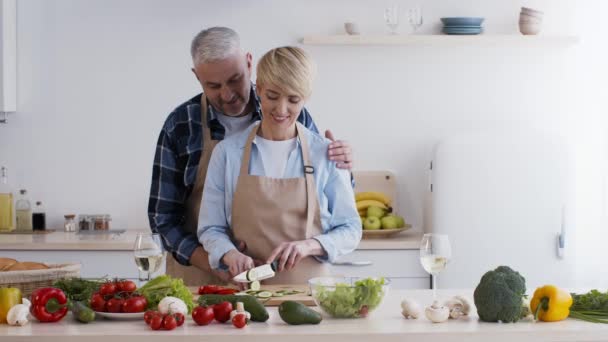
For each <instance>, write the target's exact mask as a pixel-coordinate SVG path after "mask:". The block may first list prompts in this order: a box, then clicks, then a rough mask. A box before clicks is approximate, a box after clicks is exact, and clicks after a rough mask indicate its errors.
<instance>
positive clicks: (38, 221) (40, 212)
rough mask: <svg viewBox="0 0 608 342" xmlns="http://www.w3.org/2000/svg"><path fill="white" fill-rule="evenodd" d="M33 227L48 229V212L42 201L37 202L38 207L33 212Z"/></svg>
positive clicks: (35, 228)
mask: <svg viewBox="0 0 608 342" xmlns="http://www.w3.org/2000/svg"><path fill="white" fill-rule="evenodd" d="M32 227H33V228H34V230H46V214H45V212H44V207H43V206H42V202H40V201H38V202H36V207H35V208H34V213H33V214H32Z"/></svg>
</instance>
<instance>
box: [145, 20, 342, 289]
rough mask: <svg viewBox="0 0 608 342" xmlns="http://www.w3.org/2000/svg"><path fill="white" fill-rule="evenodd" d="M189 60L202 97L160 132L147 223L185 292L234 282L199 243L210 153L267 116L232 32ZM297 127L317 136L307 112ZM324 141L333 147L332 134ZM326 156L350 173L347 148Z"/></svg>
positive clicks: (201, 37) (205, 34) (205, 40)
mask: <svg viewBox="0 0 608 342" xmlns="http://www.w3.org/2000/svg"><path fill="white" fill-rule="evenodd" d="M191 54H192V61H193V65H194V67H193V68H192V72H193V73H194V75H195V76H196V78H197V79H198V81H199V83H200V84H201V86H202V87H203V93H201V94H198V95H196V96H195V97H193V98H192V99H190V100H188V101H186V102H185V103H183V104H181V105H180V106H178V107H177V108H176V109H175V110H174V111H173V112H172V113H171V114H169V117H168V118H167V120H166V121H165V124H164V125H163V128H162V130H161V132H160V136H159V138H158V143H157V147H156V155H155V157H154V165H153V169H152V186H151V189H150V199H149V203H148V217H149V220H150V227H151V229H152V231H153V232H156V233H159V234H161V235H162V240H163V244H164V246H165V248H166V249H167V250H168V251H169V252H170V253H171V255H172V257H169V258H168V260H167V273H168V274H170V275H172V276H176V277H180V278H183V279H184V282H185V283H186V284H188V285H200V284H206V283H219V282H225V281H227V280H228V279H229V275H228V273H227V272H224V271H218V270H212V269H211V267H210V266H209V259H208V254H207V252H206V251H205V250H204V249H203V247H202V246H201V244H200V243H199V241H198V237H197V235H196V231H197V223H198V217H199V208H200V204H201V199H202V193H203V186H204V183H205V177H206V174H207V167H208V164H209V159H210V157H211V152H212V151H213V148H214V147H215V146H216V145H217V143H218V142H219V141H221V140H223V139H224V138H226V137H228V136H231V135H233V134H235V133H240V132H243V131H244V130H245V129H246V128H247V127H248V126H249V125H250V124H251V123H252V122H254V121H256V120H260V117H261V114H262V113H261V110H260V102H259V99H258V97H257V94H256V92H255V88H254V86H253V85H252V83H251V73H252V56H251V54H250V53H248V52H247V53H245V52H244V51H243V50H242V49H241V47H240V40H239V36H238V35H237V33H236V32H235V31H233V30H232V29H230V28H226V27H212V28H209V29H206V30H203V31H201V32H200V33H199V34H197V35H196V37H194V39H193V41H192V46H191ZM297 121H298V122H300V123H301V124H302V125H304V126H305V127H307V128H309V129H310V130H312V131H314V132H317V133H318V130H317V127H316V126H315V124H314V122H313V120H312V118H311V117H310V114H309V113H308V111H307V110H306V109H305V108H303V109H302V111H301V112H300V115H299V116H298V119H297ZM325 136H326V137H327V138H329V139H331V140H334V139H333V137H332V134H331V132H329V131H326V132H325ZM327 153H328V155H329V158H330V159H331V160H334V161H337V164H336V165H337V167H339V168H343V169H351V168H352V156H351V149H350V146H349V144H348V143H346V142H344V141H334V142H333V143H331V144H330V145H329V149H328V152H327ZM240 248H241V249H242V248H244V246H242V245H241V246H240ZM189 266H195V267H189Z"/></svg>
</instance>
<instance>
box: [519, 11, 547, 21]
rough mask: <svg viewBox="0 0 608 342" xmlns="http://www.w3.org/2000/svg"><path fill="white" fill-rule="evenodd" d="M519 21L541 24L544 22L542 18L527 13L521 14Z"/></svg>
mask: <svg viewBox="0 0 608 342" xmlns="http://www.w3.org/2000/svg"><path fill="white" fill-rule="evenodd" d="M519 21H520V22H527V23H534V24H540V23H542V22H543V20H542V19H539V18H536V17H531V16H529V15H525V14H523V13H522V14H520V15H519Z"/></svg>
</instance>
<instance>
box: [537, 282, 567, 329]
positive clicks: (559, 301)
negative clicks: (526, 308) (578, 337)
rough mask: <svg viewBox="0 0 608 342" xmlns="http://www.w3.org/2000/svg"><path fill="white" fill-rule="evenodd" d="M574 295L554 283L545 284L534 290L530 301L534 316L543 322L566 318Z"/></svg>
mask: <svg viewBox="0 0 608 342" xmlns="http://www.w3.org/2000/svg"><path fill="white" fill-rule="evenodd" d="M571 306H572V296H571V295H570V293H568V291H564V290H562V289H560V288H558V287H557V286H554V285H545V286H543V287H539V288H537V289H536V291H534V296H533V297H532V300H531V301H530V310H531V311H532V312H534V318H535V319H540V320H541V321H543V322H557V321H561V320H563V319H566V317H568V315H569V314H570V307H571Z"/></svg>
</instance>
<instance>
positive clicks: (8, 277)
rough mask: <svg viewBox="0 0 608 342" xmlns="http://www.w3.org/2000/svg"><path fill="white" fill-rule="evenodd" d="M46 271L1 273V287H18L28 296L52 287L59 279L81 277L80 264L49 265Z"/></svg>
mask: <svg viewBox="0 0 608 342" xmlns="http://www.w3.org/2000/svg"><path fill="white" fill-rule="evenodd" d="M47 266H48V267H49V268H48V269H45V270H31V271H5V272H0V287H17V288H19V289H21V293H22V294H23V296H24V297H25V296H28V297H29V295H31V294H32V292H34V290H36V289H39V288H41V287H49V286H52V285H53V283H54V282H55V281H56V280H58V279H64V278H74V277H80V264H78V263H71V264H48V265H47Z"/></svg>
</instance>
